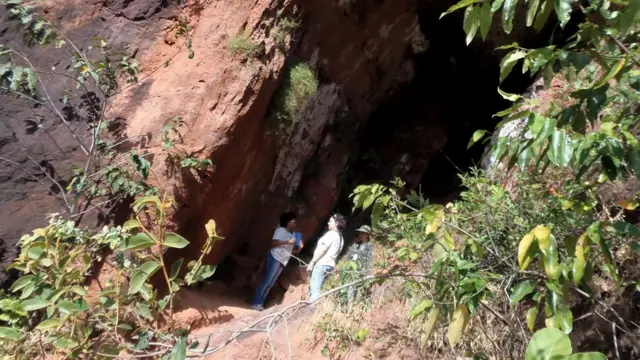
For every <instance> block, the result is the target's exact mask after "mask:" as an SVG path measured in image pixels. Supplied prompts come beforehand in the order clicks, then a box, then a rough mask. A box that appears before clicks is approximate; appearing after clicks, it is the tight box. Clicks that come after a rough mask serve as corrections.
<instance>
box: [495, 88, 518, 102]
mask: <svg viewBox="0 0 640 360" xmlns="http://www.w3.org/2000/svg"><path fill="white" fill-rule="evenodd" d="M498 94H500V96H502V98H503V99H505V100H509V101H511V102H513V101H516V100H518V99H521V98H522V96H520V95H518V94H509V93H507V92H504V91H502V89H500V87H498Z"/></svg>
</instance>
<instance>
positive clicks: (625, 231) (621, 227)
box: [611, 221, 640, 237]
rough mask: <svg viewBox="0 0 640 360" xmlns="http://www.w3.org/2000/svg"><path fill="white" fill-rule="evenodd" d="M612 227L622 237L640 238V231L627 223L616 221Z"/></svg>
mask: <svg viewBox="0 0 640 360" xmlns="http://www.w3.org/2000/svg"><path fill="white" fill-rule="evenodd" d="M611 226H612V227H613V228H614V229H615V230H616V231H618V232H619V233H621V234H622V235H629V236H633V237H640V229H638V228H637V227H636V226H634V225H632V224H630V223H628V222H626V221H616V222H614V223H612V224H611Z"/></svg>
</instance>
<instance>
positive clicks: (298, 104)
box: [274, 63, 318, 134]
mask: <svg viewBox="0 0 640 360" xmlns="http://www.w3.org/2000/svg"><path fill="white" fill-rule="evenodd" d="M316 91H318V78H317V77H316V74H315V73H314V72H313V70H312V69H311V67H310V66H309V65H308V64H306V63H298V64H296V65H294V66H293V67H291V68H290V69H289V70H288V71H287V73H286V74H285V77H284V79H283V80H282V84H281V85H280V88H279V89H278V92H277V93H276V95H275V98H274V108H275V114H274V116H275V118H276V120H277V121H278V124H279V125H280V130H283V132H284V133H286V134H288V133H289V132H290V131H291V128H292V127H293V125H294V124H295V122H296V118H297V117H298V115H299V114H300V111H302V109H303V108H304V106H305V105H306V104H307V102H308V101H309V99H311V97H313V95H315V93H316Z"/></svg>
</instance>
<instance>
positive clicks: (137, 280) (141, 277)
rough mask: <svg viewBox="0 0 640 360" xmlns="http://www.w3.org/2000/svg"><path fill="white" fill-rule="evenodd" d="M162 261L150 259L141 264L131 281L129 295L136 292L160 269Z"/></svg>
mask: <svg viewBox="0 0 640 360" xmlns="http://www.w3.org/2000/svg"><path fill="white" fill-rule="evenodd" d="M160 266H161V265H160V263H158V262H157V261H156V260H150V261H147V262H146V263H144V264H142V266H140V269H139V270H138V271H137V272H136V273H135V274H133V276H132V277H131V281H130V282H129V291H128V295H133V294H136V293H137V292H138V291H140V289H141V288H142V286H143V285H144V283H145V282H146V281H147V279H149V277H151V276H152V275H153V274H154V273H155V272H156V271H158V270H159V269H160Z"/></svg>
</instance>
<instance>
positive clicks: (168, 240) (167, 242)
mask: <svg viewBox="0 0 640 360" xmlns="http://www.w3.org/2000/svg"><path fill="white" fill-rule="evenodd" d="M162 245H164V246H168V247H170V248H175V249H182V248H184V247H185V246H187V245H189V241H188V240H187V239H185V238H183V237H182V236H180V235H178V234H176V233H173V232H167V234H166V235H165V236H164V242H163V243H162Z"/></svg>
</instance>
